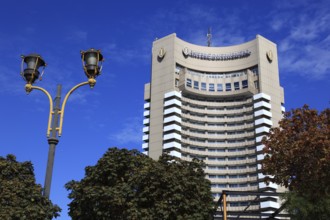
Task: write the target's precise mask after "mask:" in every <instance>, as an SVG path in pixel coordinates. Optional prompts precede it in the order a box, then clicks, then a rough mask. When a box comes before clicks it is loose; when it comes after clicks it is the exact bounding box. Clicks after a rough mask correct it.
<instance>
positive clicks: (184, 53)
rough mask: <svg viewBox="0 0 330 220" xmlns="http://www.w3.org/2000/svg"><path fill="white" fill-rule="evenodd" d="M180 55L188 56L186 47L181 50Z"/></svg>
mask: <svg viewBox="0 0 330 220" xmlns="http://www.w3.org/2000/svg"><path fill="white" fill-rule="evenodd" d="M182 53H183V55H185V56H188V55H189V49H188V47H185V48H183V50H182Z"/></svg>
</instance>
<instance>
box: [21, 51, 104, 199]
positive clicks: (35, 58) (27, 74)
mask: <svg viewBox="0 0 330 220" xmlns="http://www.w3.org/2000/svg"><path fill="white" fill-rule="evenodd" d="M81 60H82V65H83V69H84V72H85V74H86V76H87V78H88V81H86V82H82V83H79V84H77V85H76V86H74V87H73V88H72V89H71V90H70V91H69V92H68V93H67V94H66V95H65V98H64V100H63V103H62V104H61V89H62V86H61V85H57V92H56V97H55V99H54V102H53V100H52V97H51V95H50V94H49V92H48V91H47V90H45V89H43V88H41V87H38V86H34V85H33V84H34V83H35V81H36V80H37V79H40V80H41V78H42V75H43V74H44V70H45V67H46V65H47V64H46V62H45V61H44V60H43V58H42V57H41V56H40V55H38V54H30V55H27V56H22V65H21V76H22V77H23V79H24V80H25V81H26V85H25V91H26V92H27V94H29V93H30V92H31V91H32V90H34V89H36V90H40V91H42V92H43V93H44V94H46V95H47V97H48V99H49V108H50V110H49V118H48V127H47V139H48V144H49V151H48V161H47V169H46V177H45V185H44V191H43V195H44V196H45V197H47V198H49V195H50V187H51V181H52V174H53V166H54V157H55V148H56V145H57V144H58V142H59V139H58V138H59V137H61V135H62V127H63V118H64V110H65V105H66V102H67V100H68V98H69V96H70V95H71V94H72V93H73V92H74V91H75V90H76V89H78V88H79V87H81V86H84V85H89V86H90V87H91V88H93V87H94V86H95V83H96V79H95V78H96V77H97V76H99V75H100V74H101V71H102V64H103V56H102V54H101V51H100V50H95V49H89V50H87V51H81ZM40 68H42V71H41V73H40V72H39V69H40ZM54 103H55V105H54Z"/></svg>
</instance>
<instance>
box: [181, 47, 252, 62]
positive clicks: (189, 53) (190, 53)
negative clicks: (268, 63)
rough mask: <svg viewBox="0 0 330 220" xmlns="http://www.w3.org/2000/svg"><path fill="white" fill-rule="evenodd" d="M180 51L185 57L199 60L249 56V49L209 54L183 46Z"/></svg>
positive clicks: (231, 58) (233, 58) (232, 58)
mask: <svg viewBox="0 0 330 220" xmlns="http://www.w3.org/2000/svg"><path fill="white" fill-rule="evenodd" d="M182 53H183V55H185V57H191V58H196V59H201V60H235V59H241V58H245V57H248V56H250V54H251V51H249V50H243V51H239V52H234V53H228V54H211V53H201V52H196V51H193V50H190V49H188V48H187V47H185V48H183V50H182Z"/></svg>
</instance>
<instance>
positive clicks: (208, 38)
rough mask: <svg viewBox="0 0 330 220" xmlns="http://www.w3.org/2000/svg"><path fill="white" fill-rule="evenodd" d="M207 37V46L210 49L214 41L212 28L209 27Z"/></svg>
mask: <svg viewBox="0 0 330 220" xmlns="http://www.w3.org/2000/svg"><path fill="white" fill-rule="evenodd" d="M206 37H207V46H208V47H210V46H211V40H212V34H211V27H209V29H208V31H207V35H206Z"/></svg>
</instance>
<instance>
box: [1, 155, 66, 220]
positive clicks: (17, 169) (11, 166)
mask: <svg viewBox="0 0 330 220" xmlns="http://www.w3.org/2000/svg"><path fill="white" fill-rule="evenodd" d="M60 211H61V209H60V208H59V207H58V206H57V205H53V204H52V202H51V201H50V200H49V199H47V198H46V197H44V196H42V188H41V186H40V185H39V184H36V181H35V177H34V170H33V165H32V163H31V162H22V163H20V162H17V161H16V157H15V156H14V155H7V157H6V158H4V157H0V219H4V220H22V219H35V220H39V219H40V220H45V219H52V218H53V217H55V218H56V217H57V216H59V212H60Z"/></svg>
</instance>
